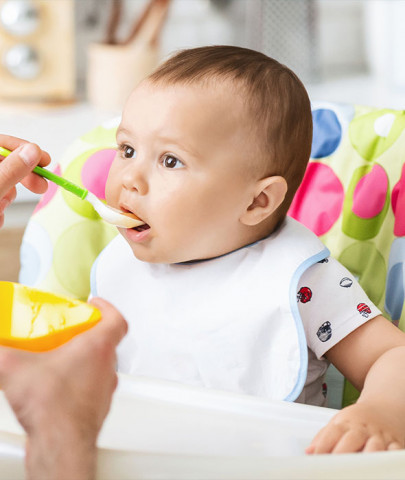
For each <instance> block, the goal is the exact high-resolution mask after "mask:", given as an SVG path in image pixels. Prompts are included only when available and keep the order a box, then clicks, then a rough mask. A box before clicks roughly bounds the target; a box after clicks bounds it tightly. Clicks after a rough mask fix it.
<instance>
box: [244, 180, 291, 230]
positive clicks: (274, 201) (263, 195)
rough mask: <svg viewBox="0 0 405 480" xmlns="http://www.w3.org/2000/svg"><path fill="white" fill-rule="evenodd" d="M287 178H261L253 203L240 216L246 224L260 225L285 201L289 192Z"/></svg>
mask: <svg viewBox="0 0 405 480" xmlns="http://www.w3.org/2000/svg"><path fill="white" fill-rule="evenodd" d="M287 188H288V187H287V182H286V180H285V178H283V177H279V176H274V177H266V178H263V179H262V180H259V181H258V182H257V184H256V189H255V192H254V198H253V200H252V203H251V204H250V205H249V206H248V208H247V209H246V210H245V212H244V213H243V215H242V216H241V217H240V221H241V222H242V223H243V224H244V225H250V226H253V225H258V224H259V223H260V222H262V221H263V220H265V219H266V218H268V217H269V216H270V215H271V214H272V213H273V212H274V211H275V210H276V209H277V208H278V207H279V206H280V205H281V203H282V202H283V200H284V198H285V195H286V193H287Z"/></svg>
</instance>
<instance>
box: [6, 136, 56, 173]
mask: <svg viewBox="0 0 405 480" xmlns="http://www.w3.org/2000/svg"><path fill="white" fill-rule="evenodd" d="M28 143H29V142H27V140H24V139H22V138H18V137H12V136H11V135H3V134H0V147H4V148H7V149H8V150H11V151H14V150H17V148H19V147H23V146H24V145H27V144H28ZM50 162H51V157H50V156H49V153H48V152H45V151H44V150H41V154H40V160H39V163H38V165H41V166H42V167H46V166H47V165H49V163H50Z"/></svg>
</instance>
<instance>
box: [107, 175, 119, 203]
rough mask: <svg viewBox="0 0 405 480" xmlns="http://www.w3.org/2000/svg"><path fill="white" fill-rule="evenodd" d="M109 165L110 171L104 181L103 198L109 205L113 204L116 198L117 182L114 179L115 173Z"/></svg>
mask: <svg viewBox="0 0 405 480" xmlns="http://www.w3.org/2000/svg"><path fill="white" fill-rule="evenodd" d="M113 168H114V167H111V169H110V172H109V174H108V177H107V181H106V183H105V199H106V201H107V203H108V204H109V205H113V204H114V203H115V200H116V199H117V198H118V194H119V192H118V183H117V182H116V181H115V175H114V171H113Z"/></svg>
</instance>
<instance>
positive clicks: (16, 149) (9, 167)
mask: <svg viewBox="0 0 405 480" xmlns="http://www.w3.org/2000/svg"><path fill="white" fill-rule="evenodd" d="M0 146H1V147H4V148H7V149H8V150H11V151H12V153H11V154H10V155H9V156H8V157H6V158H5V159H3V160H2V161H0V227H1V226H2V225H3V222H4V210H5V208H6V207H7V206H8V205H9V204H10V203H11V202H12V201H13V200H14V198H15V196H16V188H15V185H16V184H17V183H18V182H21V183H22V184H23V185H24V186H25V187H27V188H28V189H29V190H31V191H32V192H34V193H44V192H45V191H46V189H47V182H46V180H45V179H44V178H42V177H40V176H39V175H35V174H34V173H31V171H32V169H33V168H34V167H35V166H36V165H38V164H39V165H42V166H46V165H48V164H49V162H50V161H51V158H50V156H49V154H48V153H46V152H44V151H42V150H41V149H40V148H39V147H38V146H37V145H35V144H33V143H28V142H26V141H25V140H22V139H20V138H16V137H11V136H9V135H1V134H0ZM1 159H2V157H1V156H0V160H1Z"/></svg>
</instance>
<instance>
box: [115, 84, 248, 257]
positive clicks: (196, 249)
mask: <svg viewBox="0 0 405 480" xmlns="http://www.w3.org/2000/svg"><path fill="white" fill-rule="evenodd" d="M228 87H229V86H228ZM248 124H249V122H248V121H247V120H246V113H245V107H244V105H243V104H242V101H241V99H240V98H238V97H237V95H235V93H234V92H232V91H231V89H230V88H226V86H225V85H224V86H219V87H216V88H215V89H209V87H208V86H207V87H201V86H183V85H174V86H156V85H153V84H150V83H148V82H144V83H142V84H141V85H140V86H139V87H137V88H136V90H135V91H134V92H133V93H132V95H131V97H130V98H129V100H128V102H127V104H126V106H125V109H124V112H123V117H122V122H121V125H120V127H119V128H118V132H117V144H118V152H117V155H116V157H115V159H114V162H113V165H112V167H111V170H110V174H109V177H108V180H107V185H106V198H107V202H108V204H110V205H112V206H113V207H116V208H120V209H122V210H124V211H130V212H133V213H135V214H136V215H137V216H138V217H140V218H141V219H142V220H143V221H144V222H145V223H146V224H147V225H146V227H148V228H145V227H144V228H143V229H140V228H138V230H135V229H120V231H121V233H122V235H123V236H124V237H125V238H126V240H127V242H128V243H129V245H130V246H131V248H132V250H133V252H134V254H135V256H136V257H137V258H139V259H140V260H143V261H147V262H158V263H176V262H184V261H189V260H196V259H204V258H211V257H215V256H218V255H222V254H224V253H227V252H229V251H232V250H234V249H236V248H239V247H241V246H242V245H243V244H244V236H245V230H246V228H247V227H246V226H245V225H243V224H242V223H241V221H240V216H241V213H242V212H243V211H244V210H245V209H246V208H248V206H249V205H250V203H251V201H252V198H253V187H254V184H255V181H254V179H253V176H252V175H251V174H250V173H249V164H251V163H252V156H253V155H254V152H253V151H252V141H251V134H250V133H249V132H250V130H248V128H249V127H248V126H246V125H248Z"/></svg>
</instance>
